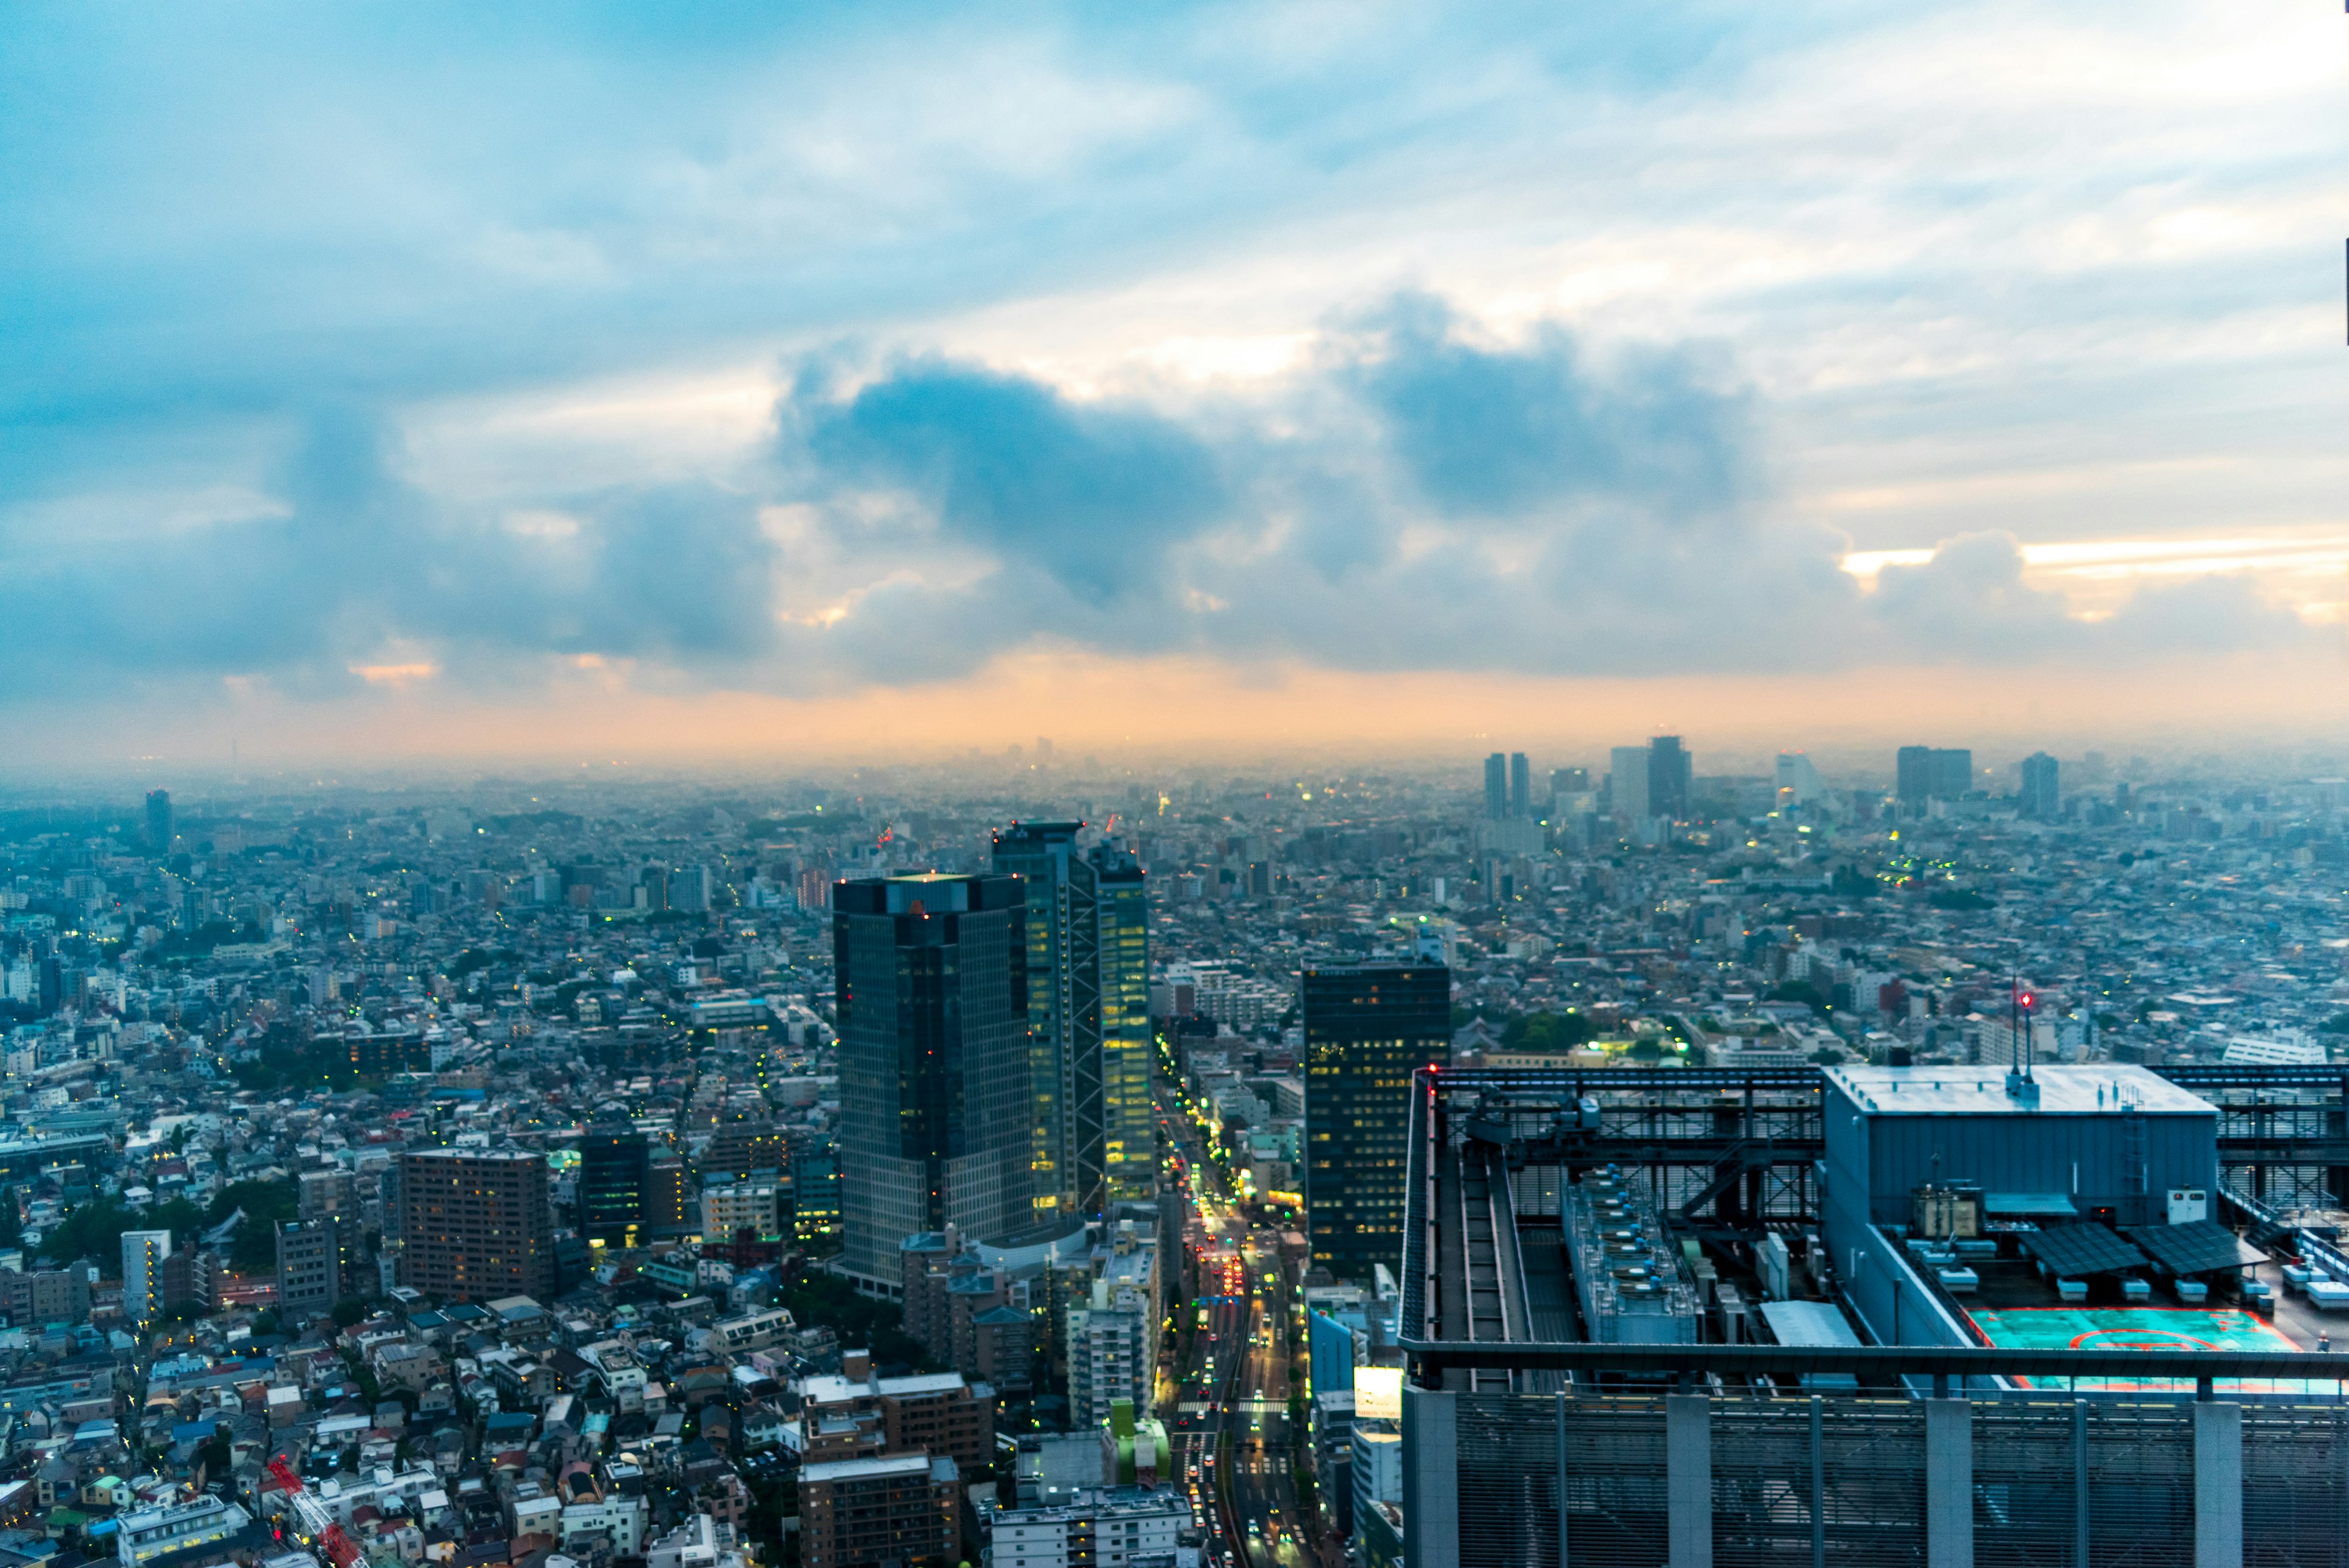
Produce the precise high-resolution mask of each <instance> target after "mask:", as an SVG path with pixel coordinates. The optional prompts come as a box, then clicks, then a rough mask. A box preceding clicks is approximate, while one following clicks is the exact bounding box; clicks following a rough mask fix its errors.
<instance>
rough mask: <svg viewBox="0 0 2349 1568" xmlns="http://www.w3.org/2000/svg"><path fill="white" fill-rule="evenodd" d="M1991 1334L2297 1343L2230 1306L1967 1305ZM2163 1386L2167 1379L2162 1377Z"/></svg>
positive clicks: (2086, 1383) (2109, 1383)
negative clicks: (2009, 1306)
mask: <svg viewBox="0 0 2349 1568" xmlns="http://www.w3.org/2000/svg"><path fill="white" fill-rule="evenodd" d="M1967 1315H1968V1316H1970V1317H1971V1318H1972V1319H1973V1320H1974V1323H1975V1324H1976V1325H1977V1326H1979V1327H1980V1328H1981V1329H1982V1333H1983V1334H1986V1335H1988V1336H1989V1339H1990V1342H1991V1343H1992V1345H2012V1346H2014V1347H2016V1348H2018V1349H2028V1350H2099V1349H2102V1350H2265V1351H2296V1350H2298V1349H2299V1348H2300V1346H2299V1345H2295V1344H2293V1343H2292V1337H2291V1336H2290V1335H2289V1334H2283V1333H2282V1332H2281V1331H2279V1330H2278V1329H2276V1328H2275V1327H2274V1326H2273V1325H2272V1324H2269V1323H2268V1322H2267V1321H2266V1320H2265V1319H2263V1318H2261V1317H2259V1316H2257V1315H2255V1314H2251V1313H2247V1312H2241V1311H2238V1310H2235V1309H2232V1308H2220V1309H2217V1310H2213V1309H2211V1308H2209V1307H2018V1308H2013V1309H2009V1310H2006V1311H2000V1310H1997V1309H1994V1308H1989V1307H1984V1308H1979V1309H1972V1310H1970V1311H1969V1312H1968V1314H1967ZM2028 1381H2030V1382H2032V1383H2034V1384H2037V1385H2038V1386H2042V1387H2060V1386H2065V1383H2064V1379H2062V1378H2044V1377H2041V1378H2032V1379H2029V1380H2028ZM2225 1381H2226V1382H2227V1385H2228V1386H2230V1387H2240V1388H2242V1389H2246V1390H2253V1389H2258V1390H2265V1391H2268V1392H2272V1393H2314V1392H2319V1391H2323V1392H2327V1393H2329V1392H2331V1391H2332V1387H2333V1386H2332V1385H2331V1384H2326V1385H2324V1386H2323V1389H2322V1390H2319V1388H2318V1386H2317V1385H2315V1384H2313V1383H2308V1384H2301V1383H2273V1384H2271V1383H2257V1384H2254V1383H2251V1382H2243V1383H2240V1384H2239V1383H2236V1382H2234V1381H2233V1380H2232V1379H2227V1380H2225ZM2079 1386H2082V1387H2091V1386H2093V1387H2099V1388H2122V1387H2129V1388H2141V1387H2150V1386H2157V1385H2155V1384H2150V1383H2147V1382H2143V1381H2139V1380H2137V1379H2126V1380H2124V1379H2115V1378H2097V1379H2095V1380H2094V1381H2093V1383H2092V1382H2091V1381H2090V1380H2088V1379H2085V1378H2083V1379H2081V1381H2080V1385H2079ZM2163 1386H2166V1385H2163Z"/></svg>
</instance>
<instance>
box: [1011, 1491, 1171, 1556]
mask: <svg viewBox="0 0 2349 1568" xmlns="http://www.w3.org/2000/svg"><path fill="white" fill-rule="evenodd" d="M1191 1528H1192V1521H1191V1505H1190V1503H1189V1501H1187V1500H1185V1498H1184V1496H1183V1495H1182V1493H1181V1492H1180V1491H1178V1490H1175V1489H1174V1488H1173V1487H1171V1486H1166V1487H1146V1488H1145V1487H1102V1488H1099V1489H1096V1490H1090V1491H1084V1492H1080V1493H1079V1494H1078V1495H1077V1498H1076V1500H1075V1501H1071V1502H1066V1503H1058V1504H1053V1505H1050V1506H1048V1507H1038V1508H1013V1509H1006V1510H1004V1511H1001V1512H999V1513H998V1514H996V1515H995V1522H994V1528H993V1530H992V1531H991V1532H990V1534H989V1538H988V1539H989V1542H990V1545H991V1549H992V1561H993V1563H994V1564H995V1568H1145V1565H1148V1568H1156V1565H1158V1564H1161V1563H1164V1564H1173V1563H1175V1562H1177V1561H1178V1558H1177V1553H1178V1552H1180V1551H1181V1550H1182V1549H1183V1548H1184V1547H1185V1545H1186V1544H1188V1543H1187V1542H1185V1539H1184V1538H1185V1533H1186V1532H1189V1531H1190V1530H1191Z"/></svg>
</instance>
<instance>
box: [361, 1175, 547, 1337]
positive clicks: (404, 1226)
mask: <svg viewBox="0 0 2349 1568" xmlns="http://www.w3.org/2000/svg"><path fill="white" fill-rule="evenodd" d="M399 1240H400V1251H399V1276H400V1280H399V1282H400V1283H402V1284H404V1285H408V1286H409V1287H411V1288H413V1289H415V1290H419V1291H421V1292H423V1293H425V1294H426V1295H427V1296H430V1297H434V1298H437V1299H440V1300H442V1301H467V1302H482V1301H495V1300H497V1299H498V1298H499V1297H501V1296H519V1295H527V1296H539V1297H542V1298H543V1297H548V1296H551V1295H552V1294H553V1293H554V1214H553V1211H552V1210H551V1208H550V1206H549V1200H548V1195H547V1168H546V1159H545V1158H544V1157H543V1156H542V1155H538V1154H534V1153H530V1152H528V1151H525V1150H523V1149H476V1148H428V1149H409V1151H408V1152H406V1153H405V1154H402V1155H401V1156H400V1157H399Z"/></svg>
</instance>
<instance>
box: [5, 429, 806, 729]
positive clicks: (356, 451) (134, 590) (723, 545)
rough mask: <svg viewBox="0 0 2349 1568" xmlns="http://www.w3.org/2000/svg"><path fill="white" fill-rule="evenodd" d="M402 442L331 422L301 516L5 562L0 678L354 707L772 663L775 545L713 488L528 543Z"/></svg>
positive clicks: (566, 503) (738, 675)
mask: <svg viewBox="0 0 2349 1568" xmlns="http://www.w3.org/2000/svg"><path fill="white" fill-rule="evenodd" d="M399 455H400V454H399V452H398V450H397V446H396V443H395V441H393V439H392V438H391V436H390V435H389V434H388V431H387V429H386V427H385V426H384V425H383V424H382V423H381V422H380V421H378V420H376V419H375V418H373V417H371V416H369V415H368V414H367V413H366V412H364V411H361V410H352V409H349V408H347V407H338V408H331V409H326V410H319V411H317V412H316V413H315V414H314V415H312V416H311V417H310V418H309V419H308V420H307V421H305V430H304V434H303V439H302V440H301V441H300V443H299V444H298V446H297V448H296V450H295V453H294V455H293V456H292V458H291V459H290V461H289V462H287V463H286V464H285V471H284V472H283V473H282V474H281V475H280V476H279V482H278V484H277V486H276V492H277V494H278V496H279V497H280V499H281V500H282V502H283V504H284V509H283V512H282V514H279V515H274V516H267V517H262V518H258V519H254V520H251V521H246V522H240V523H233V524H220V525H216V526H212V527H208V528H203V529H200V530H194V531H189V532H183V533H178V534H166V535H160V536H151V537H145V538H138V539H128V540H125V539H111V540H99V541H88V542H80V543H76V542H71V541H68V542H64V543H59V542H56V541H34V540H24V539H18V540H9V541H5V545H0V662H4V663H5V664H6V666H7V667H8V668H10V669H11V670H14V671H16V673H17V675H18V676H19V677H20V685H19V686H18V688H17V690H18V691H19V692H20V693H23V692H27V691H38V692H39V694H41V695H45V696H53V695H60V694H67V693H79V692H90V693H116V692H121V691H135V690H169V689H173V688H180V687H184V686H187V685H188V684H190V683H191V682H193V683H196V684H204V683H209V682H211V681H213V680H219V679H220V678H222V677H233V676H254V677H263V678H266V679H269V680H273V681H275V682H276V683H278V684H280V685H282V686H285V687H286V688H288V689H291V690H295V691H305V692H311V693H317V694H325V693H330V692H334V691H347V690H348V689H349V688H350V687H351V685H352V684H353V683H354V682H355V680H357V677H356V676H355V675H354V674H353V672H352V671H353V668H354V667H355V666H363V665H367V664H372V663H377V662H381V661H385V660H398V659H416V660H422V661H438V662H445V663H447V664H448V665H449V666H450V668H451V669H452V670H456V671H458V672H460V673H461V674H464V675H467V676H470V677H471V678H474V679H479V680H488V681H502V680H511V679H513V678H515V677H516V676H517V675H521V676H523V677H525V678H526V677H527V676H528V675H529V674H530V670H528V669H527V668H523V669H517V668H516V661H517V659H521V660H523V661H524V664H525V666H526V665H527V664H528V663H529V661H532V660H535V659H543V658H548V657H562V656H575V655H579V654H595V655H604V656H611V657H617V658H629V659H647V660H652V661H656V662H659V663H665V664H672V665H676V666H678V667H681V668H685V669H688V670H693V671H695V672H696V673H697V674H698V675H699V676H701V677H703V678H706V679H719V680H725V679H734V680H741V679H746V678H747V671H748V668H749V665H750V661H752V660H754V659H758V658H759V657H760V656H761V655H763V654H766V653H769V652H771V650H772V649H773V648H774V646H775V643H776V640H777V628H776V624H775V620H774V616H773V613H772V610H771V592H770V584H771V580H772V575H773V572H774V569H775V561H774V551H773V546H772V545H771V544H770V543H769V542H768V541H767V539H766V538H765V537H764V535H762V534H761V531H760V528H759V523H758V517H757V510H756V506H755V504H753V503H752V502H751V501H750V500H748V499H746V498H744V497H741V496H738V495H732V494H729V493H724V492H721V491H719V490H717V489H715V488H713V487H710V486H708V485H702V484H682V485H673V486H667V487H661V488H647V489H623V490H614V491H605V492H599V493H591V494H585V495H575V496H554V497H550V498H548V499H549V504H550V506H551V507H554V508H557V509H559V510H558V511H557V512H556V513H555V514H554V515H556V516H557V517H559V518H560V519H561V520H562V521H563V523H564V524H566V526H564V527H561V528H555V529H552V530H549V531H547V532H545V533H542V534H537V535H515V534H514V533H512V532H510V531H509V530H507V529H505V528H503V527H501V526H499V525H497V524H496V523H495V522H494V521H493V520H490V519H485V518H481V517H476V516H472V515H469V514H466V513H464V512H463V511H461V510H460V509H452V508H450V507H448V506H446V505H444V504H440V503H439V502H437V501H435V500H434V499H433V498H431V497H430V496H429V495H427V494H426V493H423V492H421V491H419V490H418V489H417V488H416V487H415V486H413V485H412V484H410V483H408V482H407V481H406V480H404V479H403V478H401V477H400V476H399V474H398V471H397V470H398V459H399Z"/></svg>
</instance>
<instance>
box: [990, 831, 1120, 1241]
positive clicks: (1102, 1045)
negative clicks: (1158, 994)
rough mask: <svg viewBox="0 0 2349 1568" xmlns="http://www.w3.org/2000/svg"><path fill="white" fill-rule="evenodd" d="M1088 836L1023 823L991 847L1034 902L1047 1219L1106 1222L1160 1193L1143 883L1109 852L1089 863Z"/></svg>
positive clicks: (1038, 1089)
mask: <svg viewBox="0 0 2349 1568" xmlns="http://www.w3.org/2000/svg"><path fill="white" fill-rule="evenodd" d="M1083 826H1084V824H1082V823H1081V822H1032V823H1014V824H1013V825H1012V826H1009V827H1008V828H1004V829H1002V830H1000V831H999V832H998V833H997V834H996V835H995V839H994V864H995V869H996V870H997V871H998V872H1001V873H1006V874H1009V875H1011V876H1016V877H1019V878H1021V880H1022V881H1023V882H1024V883H1025V884H1026V886H1027V892H1028V898H1027V911H1028V912H1027V933H1028V984H1029V1012H1028V1043H1029V1076H1030V1094H1031V1096H1032V1097H1033V1101H1034V1114H1035V1122H1036V1125H1035V1131H1034V1137H1033V1149H1032V1154H1031V1158H1030V1171H1031V1173H1032V1176H1033V1179H1034V1181H1035V1184H1036V1186H1035V1196H1034V1201H1035V1206H1036V1208H1037V1209H1038V1210H1039V1211H1040V1215H1039V1217H1040V1218H1049V1217H1050V1213H1051V1212H1053V1211H1056V1210H1057V1211H1060V1212H1063V1213H1067V1212H1074V1213H1078V1214H1087V1215H1097V1214H1100V1213H1102V1212H1104V1211H1105V1210H1107V1208H1108V1206H1109V1205H1110V1204H1111V1203H1113V1202H1116V1201H1118V1200H1119V1199H1126V1198H1146V1197H1148V1196H1150V1195H1151V1194H1152V1193H1153V1192H1154V1191H1155V1190H1156V1189H1157V1187H1156V1183H1157V1161H1156V1144H1155V1140H1154V1136H1153V1130H1152V1128H1153V1119H1152V1112H1151V1106H1150V979H1149V968H1150V946H1149V919H1148V915H1149V910H1148V904H1147V900H1146V893H1145V884H1144V877H1143V868H1142V866H1141V863H1140V862H1139V861H1137V860H1136V859H1135V858H1134V857H1133V856H1132V855H1130V854H1128V853H1126V852H1125V851H1123V850H1121V849H1118V848H1116V847H1114V846H1109V845H1096V846H1092V848H1090V849H1087V850H1085V851H1083V852H1081V853H1080V852H1079V851H1078V849H1077V847H1076V837H1077V834H1078V832H1079V830H1080V829H1081V828H1082V827H1083Z"/></svg>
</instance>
